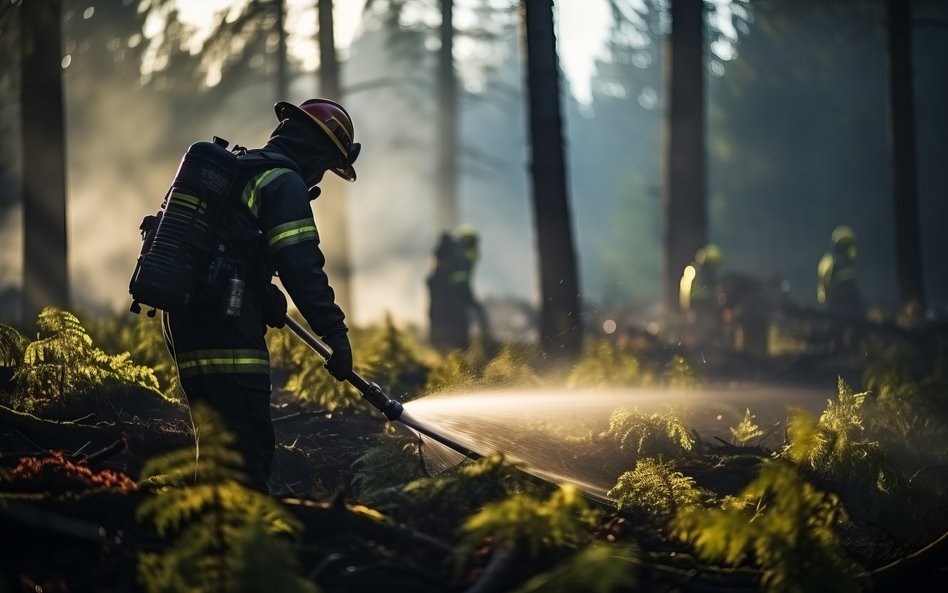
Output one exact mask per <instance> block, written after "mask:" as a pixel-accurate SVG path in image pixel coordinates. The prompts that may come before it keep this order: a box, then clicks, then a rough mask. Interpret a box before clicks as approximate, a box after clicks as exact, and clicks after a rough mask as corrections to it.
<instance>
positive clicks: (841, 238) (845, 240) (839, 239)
mask: <svg viewBox="0 0 948 593" xmlns="http://www.w3.org/2000/svg"><path fill="white" fill-rule="evenodd" d="M855 244H856V231H854V230H853V228H852V227H851V226H849V225H845V224H843V225H840V226H838V227H836V228H835V229H833V245H836V246H838V247H849V246H851V245H855Z"/></svg>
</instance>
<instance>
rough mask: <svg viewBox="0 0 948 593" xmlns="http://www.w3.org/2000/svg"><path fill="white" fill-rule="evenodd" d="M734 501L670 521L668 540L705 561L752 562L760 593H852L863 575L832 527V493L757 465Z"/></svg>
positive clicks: (839, 514)
mask: <svg viewBox="0 0 948 593" xmlns="http://www.w3.org/2000/svg"><path fill="white" fill-rule="evenodd" d="M739 498H740V499H742V500H743V504H741V503H736V502H735V501H734V500H730V501H728V503H727V504H726V505H725V506H722V507H720V508H713V509H700V508H691V509H686V510H684V511H682V512H680V513H679V514H678V516H677V517H676V518H675V520H674V522H673V525H674V533H675V535H676V536H677V537H678V538H679V539H681V540H683V541H685V542H688V543H690V544H691V545H692V546H694V548H695V550H696V552H697V553H698V555H699V556H700V557H701V558H703V559H705V560H707V561H710V562H721V561H723V562H725V563H728V564H738V563H741V562H744V561H750V562H753V563H754V564H755V565H757V566H758V567H759V568H760V569H761V584H762V586H763V590H764V591H767V592H768V593H802V592H805V591H827V592H837V591H838V592H850V591H860V590H862V589H863V588H864V587H865V585H866V584H867V579H866V574H865V572H864V571H863V569H862V568H861V567H860V566H859V565H858V564H856V563H855V562H853V561H852V560H850V559H849V558H848V556H847V555H846V553H845V551H844V550H843V549H842V545H841V543H840V541H839V537H838V536H837V534H836V530H835V529H836V527H837V526H838V525H840V524H841V523H843V522H845V521H846V512H845V510H844V509H843V507H842V505H841V504H840V503H839V501H838V499H837V498H836V496H835V495H833V494H827V493H824V492H820V491H819V490H817V489H816V488H815V487H814V486H813V485H812V484H810V483H809V482H807V481H806V480H804V479H803V478H802V477H801V476H800V474H799V473H798V472H797V470H796V469H795V468H794V466H792V465H790V464H787V463H781V462H765V463H764V464H763V465H762V466H761V470H760V473H759V475H758V477H757V478H756V479H755V480H754V481H753V482H751V483H750V484H749V485H748V486H747V487H746V488H745V489H744V491H743V492H742V493H741V495H740V497H739Z"/></svg>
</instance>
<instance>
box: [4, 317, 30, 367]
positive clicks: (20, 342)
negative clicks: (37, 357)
mask: <svg viewBox="0 0 948 593" xmlns="http://www.w3.org/2000/svg"><path fill="white" fill-rule="evenodd" d="M29 344H30V341H29V340H28V339H27V338H26V336H24V335H23V334H21V333H20V332H18V331H17V330H15V329H13V328H12V327H10V326H9V325H4V324H2V323H0V366H7V367H13V366H17V365H18V364H20V363H21V362H23V356H24V354H26V347H27V346H29Z"/></svg>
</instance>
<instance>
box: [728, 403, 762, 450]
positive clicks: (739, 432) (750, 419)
mask: <svg viewBox="0 0 948 593" xmlns="http://www.w3.org/2000/svg"><path fill="white" fill-rule="evenodd" d="M756 417H757V416H755V415H753V414H751V411H750V408H745V409H744V418H742V419H741V421H740V422H738V423H737V426H732V427H731V428H730V431H731V442H732V443H734V444H735V445H747V444H748V443H750V442H751V441H753V440H754V439H757V438H760V437H762V436H764V431H762V430H761V429H760V427H759V426H757V424H756V423H755V422H754V418H756Z"/></svg>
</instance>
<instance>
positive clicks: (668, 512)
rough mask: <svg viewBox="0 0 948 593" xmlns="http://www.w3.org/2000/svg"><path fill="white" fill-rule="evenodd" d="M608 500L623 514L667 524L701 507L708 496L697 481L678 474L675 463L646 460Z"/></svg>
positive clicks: (623, 477) (625, 476) (624, 476)
mask: <svg viewBox="0 0 948 593" xmlns="http://www.w3.org/2000/svg"><path fill="white" fill-rule="evenodd" d="M607 496H609V498H611V499H613V500H615V501H616V504H617V506H618V509H619V512H623V513H629V514H631V515H633V516H637V517H642V518H646V519H656V520H659V521H663V522H664V521H667V520H668V519H670V518H672V517H674V516H675V515H676V514H677V513H678V512H680V511H683V510H687V509H691V508H694V507H696V506H698V505H699V504H700V503H701V500H702V499H703V498H705V497H707V494H706V493H704V492H702V491H701V489H700V488H698V487H697V486H695V481H694V479H693V478H691V477H690V476H686V475H684V474H682V473H681V472H679V471H675V463H674V462H672V461H668V462H665V463H662V462H661V461H656V460H655V459H650V458H646V459H639V461H638V463H636V464H635V469H633V470H632V471H629V472H625V473H624V474H622V475H621V476H619V480H618V482H616V485H615V486H614V487H613V488H612V490H610V491H609V493H608V494H607Z"/></svg>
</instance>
